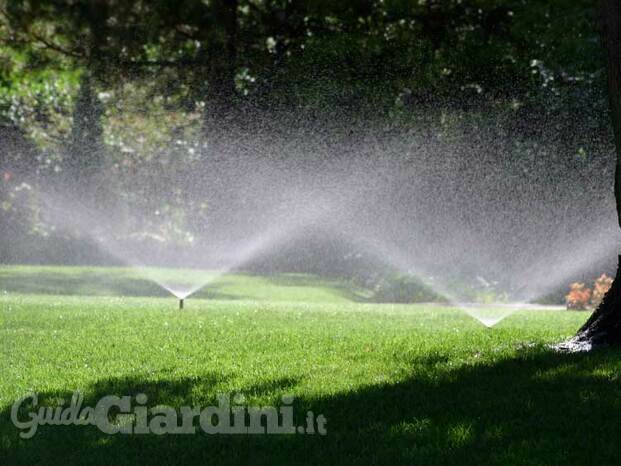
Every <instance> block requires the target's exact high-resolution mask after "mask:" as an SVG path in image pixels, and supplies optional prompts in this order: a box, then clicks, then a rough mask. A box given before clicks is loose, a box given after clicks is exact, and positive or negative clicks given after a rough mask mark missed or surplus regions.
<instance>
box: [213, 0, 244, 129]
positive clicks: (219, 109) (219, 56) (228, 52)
mask: <svg viewBox="0 0 621 466" xmlns="http://www.w3.org/2000/svg"><path fill="white" fill-rule="evenodd" d="M237 6H238V0H217V1H215V2H214V8H215V17H216V18H217V19H218V22H219V23H220V25H221V26H222V34H221V35H220V34H217V33H215V32H213V31H212V32H211V33H210V34H211V40H213V42H214V43H213V45H212V46H211V50H210V53H209V56H208V57H206V58H207V59H208V60H209V63H208V76H207V86H208V87H207V96H206V97H207V98H206V99H205V100H206V106H207V107H206V112H205V131H206V134H207V135H208V137H209V136H212V137H213V136H214V135H218V134H219V133H220V132H221V129H222V128H223V127H224V128H226V126H228V125H230V124H231V123H232V120H233V119H234V118H235V112H234V107H235V105H234V104H235V102H234V100H235V99H234V98H235V72H236V66H237V35H238V24H237ZM218 36H220V37H218ZM214 39H216V40H214ZM218 39H220V40H218Z"/></svg>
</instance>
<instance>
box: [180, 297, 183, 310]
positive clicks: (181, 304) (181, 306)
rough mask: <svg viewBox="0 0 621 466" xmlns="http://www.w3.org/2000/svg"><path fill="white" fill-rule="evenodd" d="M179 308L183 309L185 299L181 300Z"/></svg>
mask: <svg viewBox="0 0 621 466" xmlns="http://www.w3.org/2000/svg"><path fill="white" fill-rule="evenodd" d="M179 309H183V299H180V300H179Z"/></svg>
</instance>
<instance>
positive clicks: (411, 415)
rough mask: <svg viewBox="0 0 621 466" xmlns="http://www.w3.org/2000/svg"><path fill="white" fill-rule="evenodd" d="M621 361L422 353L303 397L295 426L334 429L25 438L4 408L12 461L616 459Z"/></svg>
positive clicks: (537, 353) (175, 391) (177, 391)
mask: <svg viewBox="0 0 621 466" xmlns="http://www.w3.org/2000/svg"><path fill="white" fill-rule="evenodd" d="M620 368H621V354H619V353H618V352H613V351H607V352H598V353H596V354H586V355H585V354H574V355H559V354H555V353H551V352H547V351H544V350H530V351H524V352H523V353H521V354H519V355H518V356H516V357H514V358H510V359H504V360H500V361H497V362H494V363H481V364H477V365H470V366H461V367H459V368H457V369H451V366H450V359H449V358H448V357H447V356H445V355H435V356H433V357H430V358H423V359H415V360H413V361H412V369H411V376H410V377H409V378H407V379H405V380H403V381H402V382H401V383H398V384H397V383H395V384H383V385H373V386H367V387H362V388H357V389H355V390H353V391H351V392H345V393H339V394H336V395H329V396H324V397H321V398H313V397H298V398H297V399H296V402H295V404H294V410H295V413H296V421H297V423H298V424H299V423H301V421H302V420H303V418H304V416H305V413H306V411H307V410H312V411H313V412H314V413H315V414H320V413H322V414H324V415H325V416H326V417H327V419H328V424H327V428H328V434H327V435H326V436H317V435H315V436H310V435H300V434H296V435H280V436H278V435H255V436H252V435H242V436H217V435H215V436H214V435H212V436H209V435H206V434H203V433H197V434H196V435H188V436H183V435H167V436H160V437H158V436H155V435H143V436H138V435H133V436H123V435H118V434H117V435H114V436H110V435H106V434H103V433H101V432H100V431H99V430H97V429H96V428H95V427H91V426H89V427H75V426H69V427H42V428H40V429H39V431H38V433H37V435H36V436H35V437H34V438H33V439H31V440H19V439H18V435H17V433H18V431H17V429H15V428H14V427H13V426H12V425H11V424H10V421H9V414H10V407H5V408H4V410H3V411H2V424H3V427H2V430H1V432H2V436H3V438H2V449H3V450H4V452H3V455H4V458H6V460H5V461H3V463H2V464H98V465H99V464H101V465H110V464H114V465H118V466H120V465H125V464H127V465H129V464H166V465H170V464H182V465H191V464H218V465H239V464H265V465H279V464H282V465H285V464H287V465H288V464H307V465H327V464H338V465H341V464H362V465H372V464H389V465H397V464H412V465H438V464H447V465H449V464H450V465H453V464H460V465H464V464H465V465H477V466H480V465H490V464H494V465H526V464H528V465H557V464H564V465H572V464H576V465H581V466H582V465H584V464H617V459H618V457H619V455H620V454H621V444H620V443H619V439H620V438H621V383H620V382H619V370H620ZM220 381H221V380H220V379H218V378H217V377H211V376H207V377H205V378H198V379H172V380H164V381H160V382H155V383H154V382H149V381H145V380H140V379H122V380H118V379H117V380H106V379H104V380H102V381H101V382H99V383H97V384H96V385H94V386H93V387H91V389H90V390H89V391H88V393H87V394H86V398H87V400H89V401H90V403H92V404H93V405H94V403H95V402H96V400H98V399H99V398H101V397H102V396H104V395H108V394H118V395H132V394H136V393H140V392H144V393H147V394H148V395H149V406H154V405H155V404H158V403H161V404H167V405H172V406H177V407H178V406H180V405H183V404H185V405H192V404H194V402H195V401H196V400H197V399H198V400H200V402H201V403H206V402H208V401H214V400H215V392H214V390H213V387H212V386H213V385H217V383H219V382H220ZM296 384H297V380H295V379H282V380H273V381H268V382H266V383H261V384H258V385H255V386H252V387H239V391H241V392H242V393H248V394H250V393H252V394H254V395H255V396H259V397H261V396H262V397H263V398H262V399H269V400H274V401H273V402H274V403H276V400H278V398H279V396H281V395H282V394H285V393H288V392H291V391H295V386H296ZM209 387H212V388H209ZM62 395H63V396H64V397H67V396H68V395H69V394H67V393H65V394H62ZM57 396H59V394H58V393H46V394H43V395H42V397H43V398H44V399H49V398H53V397H57ZM202 406H205V405H204V404H203V405H202Z"/></svg>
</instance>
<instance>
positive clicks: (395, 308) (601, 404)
mask: <svg viewBox="0 0 621 466" xmlns="http://www.w3.org/2000/svg"><path fill="white" fill-rule="evenodd" d="M4 277H6V275H5V276H4ZM231 280H233V281H234V280H235V279H234V278H231ZM241 281H242V282H243V280H241ZM6 283H7V282H3V281H2V279H0V290H6V292H5V293H4V294H3V295H2V297H1V298H0V299H1V301H0V341H1V346H0V348H1V351H2V355H1V359H0V371H1V372H0V373H1V374H2V377H0V411H1V413H0V416H1V417H0V434H1V436H2V438H1V444H0V464H2V465H5V464H6V465H13V464H15V465H17V464H45V465H47V464H63V465H65V464H93V465H111V464H113V465H130V464H132V465H133V464H163V465H169V464H180V465H190V464H217V465H240V464H265V465H298V464H308V465H345V464H363V465H367V464H369V465H370V464H389V465H395V464H408V465H427V464H428V465H437V464H447V465H448V464H467V465H477V466H478V465H488V464H499V465H500V464H503V465H504V464H510V465H525V464H527V465H557V464H570V465H571V464H576V465H578V464H579V465H584V464H616V462H617V459H618V457H619V454H621V445H620V444H619V442H618V439H619V438H621V437H620V435H621V381H620V380H619V374H621V357H620V356H621V355H620V354H619V352H618V351H616V350H612V349H611V350H607V351H599V352H595V353H592V354H575V355H566V354H556V353H554V352H552V351H550V350H548V349H547V346H546V345H547V344H548V343H553V342H556V341H559V340H561V339H563V338H566V337H568V336H569V335H571V334H573V333H574V332H575V330H576V328H577V327H578V326H579V325H580V324H581V323H582V322H583V321H584V320H585V319H586V314H584V313H575V312H566V311H521V312H519V313H516V314H514V315H512V316H510V317H509V318H507V319H506V320H504V321H502V322H501V323H500V324H498V325H497V326H496V327H494V328H492V329H487V328H485V327H484V326H482V325H481V324H479V323H478V322H477V321H475V320H473V319H472V318H470V317H469V316H468V315H467V314H465V313H464V312H462V311H459V310H458V309H451V308H442V307H438V306H432V305H390V304H381V305H380V304H361V303H356V302H351V300H350V301H348V300H346V299H343V295H339V294H338V292H337V291H330V288H329V286H328V285H327V284H326V285H325V286H324V294H321V299H316V300H314V302H312V301H313V300H312V299H309V301H308V302H305V301H304V300H299V302H296V300H295V297H296V292H295V291H293V290H290V291H289V295H287V298H286V299H283V295H281V296H280V299H281V302H277V301H274V302H272V301H268V300H261V299H258V298H256V299H253V298H248V293H249V292H250V291H249V290H245V291H244V292H243V293H242V292H239V293H238V294H239V295H244V296H245V299H243V300H231V299H229V300H223V299H221V300H215V299H211V300H209V299H206V300H203V299H192V298H190V299H188V301H187V303H186V309H185V310H184V311H179V310H177V306H176V301H175V299H174V298H166V297H162V298H160V297H127V296H126V297H120V296H85V295H82V296H79V295H74V296H71V295H68V294H66V293H65V294H51V293H48V294H32V293H24V292H23V290H22V292H17V291H16V290H15V289H11V288H9V287H8V286H4V284H6ZM296 287H303V283H301V282H300V281H299V280H297V281H296ZM313 287H319V285H317V282H313V281H312V280H311V284H310V286H309V288H313ZM230 291H231V292H232V293H233V294H234V293H235V292H236V291H235V289H234V286H233V285H231V289H230ZM333 292H334V293H335V296H338V299H335V300H334V301H332V302H327V301H325V299H326V298H325V297H326V296H330V295H331V293H333ZM256 293H257V294H256V296H262V292H260V291H256ZM282 293H285V292H284V291H283V292H282ZM305 293H307V294H308V293H311V292H310V291H309V290H306V291H305ZM301 295H302V296H304V294H301ZM75 390H79V391H81V392H82V393H83V394H84V396H85V405H93V406H94V404H95V403H96V402H97V400H98V399H100V398H101V397H103V396H105V395H130V396H132V397H133V396H135V395H136V394H138V393H145V394H147V395H148V400H149V401H148V406H150V407H153V406H156V405H158V404H163V405H170V406H173V407H180V406H184V405H189V406H193V405H196V406H200V407H206V406H209V405H213V404H215V403H216V397H217V394H219V393H226V394H236V393H242V394H244V395H245V397H246V401H247V403H248V404H249V405H251V406H262V405H273V406H279V405H280V404H281V402H280V399H281V397H282V396H283V395H293V396H294V397H295V398H294V399H295V401H294V412H295V417H296V424H302V423H303V421H304V418H305V416H306V412H307V411H309V410H310V411H313V412H314V413H315V414H316V415H317V414H324V415H325V417H326V418H327V421H328V422H327V435H325V436H319V435H301V434H294V435H240V436H234V435H208V434H205V433H202V432H200V431H199V432H198V433H196V434H194V435H164V436H156V435H153V434H149V435H131V436H128V435H121V434H116V435H107V434H104V433H103V432H101V431H99V430H98V429H97V428H96V427H94V426H62V427H58V426H43V427H40V428H39V430H38V432H37V434H36V435H35V437H34V438H32V439H30V440H24V439H20V438H19V436H18V433H19V431H18V430H17V429H16V428H15V427H14V426H13V425H12V423H11V421H10V409H11V405H12V404H13V402H14V401H15V400H16V399H18V398H19V397H21V396H23V395H25V394H26V393H32V392H35V393H38V394H39V404H40V405H46V404H48V405H53V404H54V403H57V402H58V401H57V400H58V399H64V400H68V399H69V398H70V396H71V393H72V392H73V391H75Z"/></svg>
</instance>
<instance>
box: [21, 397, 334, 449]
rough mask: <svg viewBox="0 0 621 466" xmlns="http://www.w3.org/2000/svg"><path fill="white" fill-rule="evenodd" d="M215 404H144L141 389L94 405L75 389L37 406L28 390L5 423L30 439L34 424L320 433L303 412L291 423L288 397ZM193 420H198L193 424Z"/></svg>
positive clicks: (322, 423)
mask: <svg viewBox="0 0 621 466" xmlns="http://www.w3.org/2000/svg"><path fill="white" fill-rule="evenodd" d="M217 400H218V403H217V405H216V406H207V407H204V408H201V407H198V406H181V407H179V408H174V407H172V406H166V405H156V406H153V407H149V406H147V402H148V397H147V395H145V394H144V393H139V394H137V395H135V396H134V397H132V396H116V395H108V396H104V397H103V398H101V399H99V401H98V402H97V403H96V404H95V406H83V401H84V397H83V395H82V394H81V393H79V392H75V393H73V395H72V396H71V401H70V403H69V406H65V403H64V400H59V402H58V403H57V404H56V405H55V406H39V397H38V396H37V394H34V393H33V394H28V395H26V396H24V397H22V398H20V399H18V400H16V401H15V403H13V406H12V408H11V421H12V422H13V425H14V426H15V427H17V428H18V429H19V430H20V431H21V432H20V434H19V435H20V437H21V438H24V439H29V438H32V437H34V435H35V434H36V433H37V429H38V427H39V426H46V425H47V426H67V425H75V426H87V425H94V426H96V427H97V428H98V429H99V430H101V431H102V432H104V433H106V434H110V435H113V434H125V435H140V434H155V435H164V434H177V435H183V434H186V435H187V434H195V433H196V432H197V431H198V429H199V428H200V429H201V430H202V431H203V432H205V433H207V434H251V435H257V434H290V435H292V434H304V435H326V433H327V430H326V424H327V420H326V417H325V416H324V415H323V414H319V415H317V416H315V414H314V413H313V412H312V411H307V412H306V416H305V417H304V422H303V423H301V424H300V425H296V424H295V423H294V413H293V406H292V404H293V401H294V397H293V396H292V395H285V396H283V397H282V398H281V401H282V404H281V405H280V406H278V407H275V406H248V405H246V404H245V397H244V396H243V395H242V394H236V395H235V396H233V397H231V396H230V395H229V394H219V395H218V396H217ZM197 421H198V422H197Z"/></svg>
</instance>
